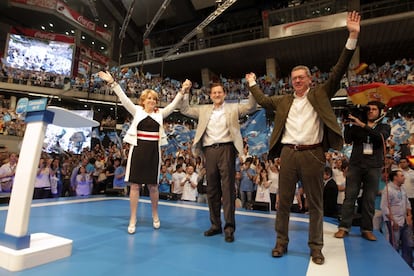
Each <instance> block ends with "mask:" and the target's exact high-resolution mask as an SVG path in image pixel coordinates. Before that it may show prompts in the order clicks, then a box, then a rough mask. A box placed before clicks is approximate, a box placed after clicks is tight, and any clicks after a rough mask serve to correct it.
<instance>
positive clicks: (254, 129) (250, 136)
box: [240, 109, 269, 156]
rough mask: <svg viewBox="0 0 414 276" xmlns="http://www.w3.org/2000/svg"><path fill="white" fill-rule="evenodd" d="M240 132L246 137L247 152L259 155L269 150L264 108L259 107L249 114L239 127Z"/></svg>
mask: <svg viewBox="0 0 414 276" xmlns="http://www.w3.org/2000/svg"><path fill="white" fill-rule="evenodd" d="M240 130H241V134H242V136H243V137H244V138H247V144H248V145H249V153H250V154H251V155H256V156H260V155H262V154H263V153H267V152H268V151H269V127H268V125H267V123H266V110H265V109H261V110H259V111H257V112H256V113H254V114H253V115H251V116H249V118H248V119H247V121H246V122H245V123H244V124H242V125H241V127H240Z"/></svg>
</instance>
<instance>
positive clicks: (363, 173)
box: [339, 165, 381, 232]
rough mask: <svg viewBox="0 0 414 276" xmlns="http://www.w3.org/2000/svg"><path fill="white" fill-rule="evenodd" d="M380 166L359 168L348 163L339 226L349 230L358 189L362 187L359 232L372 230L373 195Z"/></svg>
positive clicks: (376, 188) (376, 187) (375, 192)
mask: <svg viewBox="0 0 414 276" xmlns="http://www.w3.org/2000/svg"><path fill="white" fill-rule="evenodd" d="M380 176H381V168H360V167H358V166H355V165H350V166H349V170H348V172H347V175H346V184H345V200H344V203H343V205H342V210H341V213H342V220H341V222H340V223H339V228H340V229H343V230H345V231H348V232H349V231H350V229H351V225H352V218H353V215H354V210H355V201H356V200H357V197H358V194H359V190H360V189H362V200H361V202H362V203H361V205H362V206H361V215H362V219H361V232H363V231H372V230H373V224H372V219H373V217H374V213H375V197H376V195H377V193H378V182H379V180H380Z"/></svg>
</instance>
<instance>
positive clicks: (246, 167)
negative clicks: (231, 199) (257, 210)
mask: <svg viewBox="0 0 414 276" xmlns="http://www.w3.org/2000/svg"><path fill="white" fill-rule="evenodd" d="M251 163H252V158H251V157H248V158H246V161H245V162H244V163H243V165H242V166H241V168H240V172H241V178H240V200H241V204H242V207H243V208H246V209H252V207H253V206H252V204H253V191H254V179H255V177H256V171H255V170H254V169H252V168H251Z"/></svg>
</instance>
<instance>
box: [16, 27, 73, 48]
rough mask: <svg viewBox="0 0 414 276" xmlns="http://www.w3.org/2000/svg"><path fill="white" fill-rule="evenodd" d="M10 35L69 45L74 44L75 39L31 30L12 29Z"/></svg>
mask: <svg viewBox="0 0 414 276" xmlns="http://www.w3.org/2000/svg"><path fill="white" fill-rule="evenodd" d="M10 33H12V34H18V35H24V36H30V37H35V38H39V39H43V40H53V41H60V42H65V43H71V44H74V43H75V37H73V36H66V35H61V34H55V33H48V32H42V31H39V30H33V29H26V28H20V27H12V28H11V30H10Z"/></svg>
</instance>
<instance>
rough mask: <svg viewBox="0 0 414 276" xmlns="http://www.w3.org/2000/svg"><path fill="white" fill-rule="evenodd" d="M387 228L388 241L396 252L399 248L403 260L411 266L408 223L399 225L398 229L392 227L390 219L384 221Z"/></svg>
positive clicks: (410, 236) (411, 257)
mask: <svg viewBox="0 0 414 276" xmlns="http://www.w3.org/2000/svg"><path fill="white" fill-rule="evenodd" d="M385 223H386V224H385V225H386V226H387V230H388V237H387V238H388V241H389V242H390V243H391V245H392V246H393V247H394V249H395V250H397V252H399V251H400V249H401V255H402V258H403V259H404V261H405V262H406V263H407V264H408V265H409V266H410V267H411V268H413V249H412V247H411V246H412V243H413V241H412V239H413V236H412V231H411V229H410V228H409V226H408V224H404V226H400V227H399V229H398V230H394V229H392V226H391V223H390V221H386V222H385Z"/></svg>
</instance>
